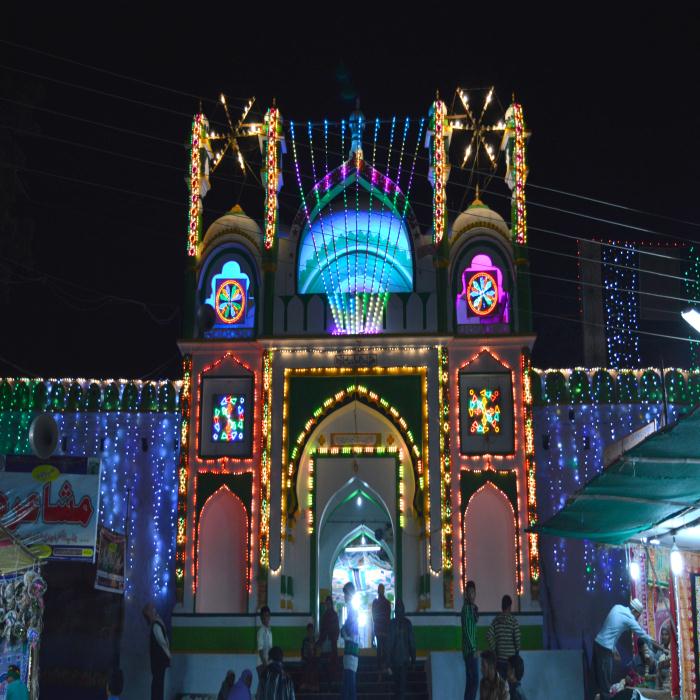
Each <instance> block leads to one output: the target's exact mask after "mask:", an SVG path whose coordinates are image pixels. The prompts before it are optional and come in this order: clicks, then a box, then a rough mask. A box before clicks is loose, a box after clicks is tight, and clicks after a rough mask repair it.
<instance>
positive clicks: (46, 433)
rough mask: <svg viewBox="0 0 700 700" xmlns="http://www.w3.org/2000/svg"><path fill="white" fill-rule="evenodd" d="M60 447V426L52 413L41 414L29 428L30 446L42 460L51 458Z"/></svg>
mask: <svg viewBox="0 0 700 700" xmlns="http://www.w3.org/2000/svg"><path fill="white" fill-rule="evenodd" d="M57 445H58V425H56V421H55V420H54V417H53V416H52V415H51V414H50V413H40V414H39V415H38V416H37V417H36V418H35V419H34V420H33V421H32V424H31V425H30V426H29V446H30V447H31V448H32V452H33V453H34V454H35V455H36V456H37V457H39V458H40V459H46V458H47V457H50V456H51V455H52V454H53V453H54V452H55V451H56V446H57Z"/></svg>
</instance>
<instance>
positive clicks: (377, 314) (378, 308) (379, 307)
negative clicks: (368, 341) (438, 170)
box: [371, 117, 425, 332]
mask: <svg viewBox="0 0 700 700" xmlns="http://www.w3.org/2000/svg"><path fill="white" fill-rule="evenodd" d="M424 127H425V117H421V120H420V122H419V124H418V138H417V139H416V147H415V149H414V151H413V161H412V162H411V173H410V175H409V177H408V185H407V187H406V192H405V193H404V203H403V211H402V212H401V221H403V222H404V223H405V222H406V214H407V213H408V206H409V197H410V195H411V187H412V185H413V174H414V173H415V170H416V161H417V160H418V151H419V149H420V146H421V143H422V141H423V128H424ZM398 193H399V182H398V180H397V182H396V195H398ZM394 201H395V202H396V196H395V197H394ZM400 233H401V228H400V227H399V229H398V231H397V232H396V239H395V240H394V246H393V249H392V252H391V256H392V258H393V256H394V254H395V253H396V246H397V245H398V242H399V235H400ZM383 272H384V267H383V268H382V276H381V277H380V279H379V289H380V290H381V288H382V286H383V284H384V277H383ZM388 298H389V292H386V293H385V294H384V299H383V300H382V303H381V304H379V303H378V304H376V305H375V309H374V315H373V319H372V324H371V325H372V327H373V328H375V329H376V331H377V332H378V330H379V324H380V322H381V314H382V311H383V310H384V306H385V305H386V302H387V299H388Z"/></svg>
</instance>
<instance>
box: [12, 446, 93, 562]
mask: <svg viewBox="0 0 700 700" xmlns="http://www.w3.org/2000/svg"><path fill="white" fill-rule="evenodd" d="M0 471H2V476H1V477H0V518H1V519H3V520H4V521H6V522H7V525H6V527H7V529H8V530H9V531H10V532H12V533H16V534H17V535H18V536H19V537H20V538H21V539H23V540H25V539H29V540H30V541H31V542H32V544H33V545H36V547H33V548H32V551H43V553H44V554H45V556H46V557H49V558H52V559H75V560H79V561H94V559H95V540H96V538H97V520H98V518H99V509H100V461H99V459H88V458H87V457H51V458H49V459H40V458H38V457H32V456H26V455H7V456H6V457H5V458H4V459H0Z"/></svg>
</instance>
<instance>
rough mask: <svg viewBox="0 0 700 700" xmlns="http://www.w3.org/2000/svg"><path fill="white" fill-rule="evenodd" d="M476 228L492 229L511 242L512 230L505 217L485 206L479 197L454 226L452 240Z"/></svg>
mask: <svg viewBox="0 0 700 700" xmlns="http://www.w3.org/2000/svg"><path fill="white" fill-rule="evenodd" d="M474 228H490V229H493V230H494V231H498V233H500V234H501V235H503V236H505V237H506V238H507V239H508V240H510V230H509V229H508V225H507V224H506V222H505V221H504V219H503V217H502V216H501V215H500V214H499V213H498V212H495V211H494V210H493V209H491V208H490V207H489V206H487V205H486V204H484V203H483V202H482V201H481V200H480V199H479V197H478V195H477V197H476V199H475V200H474V201H473V202H472V203H471V204H470V205H469V206H468V207H467V209H466V210H465V211H463V212H462V213H461V214H460V215H459V216H458V217H457V218H456V219H455V221H454V223H453V224H452V234H451V236H450V237H451V238H456V237H457V236H459V235H461V234H462V233H464V232H465V231H469V230H471V229H474Z"/></svg>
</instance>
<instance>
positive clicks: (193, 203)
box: [187, 113, 207, 257]
mask: <svg viewBox="0 0 700 700" xmlns="http://www.w3.org/2000/svg"><path fill="white" fill-rule="evenodd" d="M206 126H207V119H206V117H205V116H204V115H203V114H201V113H199V114H195V117H194V121H193V122H192V140H191V142H190V143H191V146H190V181H189V185H190V206H189V212H190V214H189V225H188V229H187V255H188V256H190V257H193V256H195V255H197V244H198V243H199V237H200V232H201V229H202V162H201V160H202V159H201V149H202V146H203V143H202V140H203V137H204V133H205V129H206Z"/></svg>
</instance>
